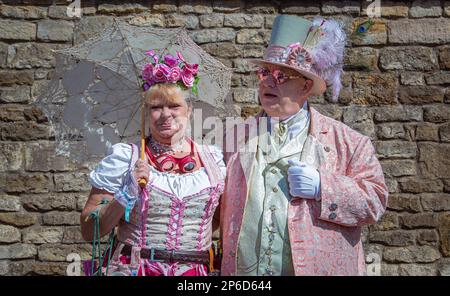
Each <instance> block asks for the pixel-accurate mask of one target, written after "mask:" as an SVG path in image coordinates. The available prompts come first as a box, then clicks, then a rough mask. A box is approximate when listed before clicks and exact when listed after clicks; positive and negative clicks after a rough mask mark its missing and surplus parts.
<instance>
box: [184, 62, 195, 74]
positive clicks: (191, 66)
mask: <svg viewBox="0 0 450 296" xmlns="http://www.w3.org/2000/svg"><path fill="white" fill-rule="evenodd" d="M185 68H186V69H187V70H188V71H190V72H191V73H192V75H195V74H197V73H198V64H188V63H186V64H185Z"/></svg>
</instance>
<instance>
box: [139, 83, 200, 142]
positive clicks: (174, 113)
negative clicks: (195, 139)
mask: <svg viewBox="0 0 450 296" xmlns="http://www.w3.org/2000/svg"><path fill="white" fill-rule="evenodd" d="M167 96H168V95H166V94H164V93H161V92H158V93H157V94H155V95H154V97H153V98H152V99H151V100H150V102H149V103H147V106H148V114H149V121H150V132H151V134H152V137H153V138H154V139H155V140H156V141H158V142H160V143H164V144H168V145H170V144H173V143H175V142H176V141H178V140H179V139H180V138H182V137H183V136H184V134H185V130H186V126H187V124H188V121H189V117H190V115H191V111H192V110H191V108H190V107H189V106H188V104H187V103H186V100H185V99H184V94H183V92H182V91H181V90H179V91H176V92H173V93H172V94H171V95H170V97H167Z"/></svg>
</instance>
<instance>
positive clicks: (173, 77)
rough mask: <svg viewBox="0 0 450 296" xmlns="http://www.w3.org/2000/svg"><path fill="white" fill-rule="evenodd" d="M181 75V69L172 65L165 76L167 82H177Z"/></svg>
mask: <svg viewBox="0 0 450 296" xmlns="http://www.w3.org/2000/svg"><path fill="white" fill-rule="evenodd" d="M180 77H181V69H180V68H179V67H173V68H172V69H171V70H170V74H169V76H168V77H167V80H168V81H169V82H177V81H178V80H180Z"/></svg>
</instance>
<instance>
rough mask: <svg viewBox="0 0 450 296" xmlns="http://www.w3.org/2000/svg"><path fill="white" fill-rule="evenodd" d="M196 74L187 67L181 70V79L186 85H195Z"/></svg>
mask: <svg viewBox="0 0 450 296" xmlns="http://www.w3.org/2000/svg"><path fill="white" fill-rule="evenodd" d="M194 79H195V78H194V75H192V72H191V71H190V70H188V69H186V67H184V68H183V71H182V72H181V80H182V81H183V83H184V85H185V86H186V87H192V86H193V85H194Z"/></svg>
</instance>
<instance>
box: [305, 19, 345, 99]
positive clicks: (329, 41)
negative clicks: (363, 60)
mask: <svg viewBox="0 0 450 296" xmlns="http://www.w3.org/2000/svg"><path fill="white" fill-rule="evenodd" d="M318 27H320V29H321V32H322V33H324V35H323V36H321V38H319V39H318V42H317V43H316V44H315V45H314V46H312V47H311V55H312V57H313V68H314V70H315V71H316V72H317V74H318V75H319V76H320V77H322V78H323V79H324V80H325V81H326V82H327V84H328V85H330V86H331V87H332V90H333V95H332V100H333V101H337V99H338V96H339V92H340V90H341V88H342V83H341V78H340V77H341V74H342V72H343V71H342V65H343V59H344V48H345V40H346V35H345V32H344V30H343V28H342V25H341V24H340V23H338V22H337V21H335V20H324V19H323V18H321V17H315V18H314V20H313V28H318Z"/></svg>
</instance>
